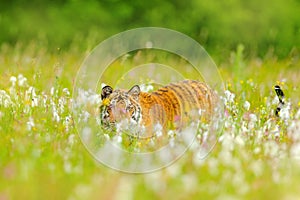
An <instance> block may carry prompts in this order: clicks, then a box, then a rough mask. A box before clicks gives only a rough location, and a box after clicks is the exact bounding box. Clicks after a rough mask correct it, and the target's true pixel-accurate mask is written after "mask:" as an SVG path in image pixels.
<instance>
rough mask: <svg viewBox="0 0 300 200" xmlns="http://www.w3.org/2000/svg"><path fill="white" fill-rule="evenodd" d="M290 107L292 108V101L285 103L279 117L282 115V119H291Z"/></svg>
mask: <svg viewBox="0 0 300 200" xmlns="http://www.w3.org/2000/svg"><path fill="white" fill-rule="evenodd" d="M290 109H291V105H290V103H287V104H285V106H283V107H282V108H281V109H280V112H279V117H280V118H281V119H282V120H289V119H290Z"/></svg>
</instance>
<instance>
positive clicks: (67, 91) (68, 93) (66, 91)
mask: <svg viewBox="0 0 300 200" xmlns="http://www.w3.org/2000/svg"><path fill="white" fill-rule="evenodd" d="M63 93H64V94H65V95H67V96H70V91H69V89H68V88H64V89H63Z"/></svg>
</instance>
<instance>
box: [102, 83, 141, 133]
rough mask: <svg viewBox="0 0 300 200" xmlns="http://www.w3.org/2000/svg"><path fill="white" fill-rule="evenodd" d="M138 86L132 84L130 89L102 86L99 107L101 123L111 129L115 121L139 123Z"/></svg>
mask: <svg viewBox="0 0 300 200" xmlns="http://www.w3.org/2000/svg"><path fill="white" fill-rule="evenodd" d="M139 95H140V87H139V86H138V85H135V86H133V87H132V88H131V89H130V90H128V91H126V90H120V89H117V90H113V88H112V87H111V86H105V87H103V88H102V92H101V99H102V105H101V107H100V109H101V110H100V118H101V124H102V125H103V126H104V128H109V129H111V128H112V127H115V126H116V123H118V122H121V121H124V120H125V121H126V122H129V123H134V124H139V123H140V121H141V106H140V105H139Z"/></svg>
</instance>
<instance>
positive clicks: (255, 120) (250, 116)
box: [249, 113, 257, 122]
mask: <svg viewBox="0 0 300 200" xmlns="http://www.w3.org/2000/svg"><path fill="white" fill-rule="evenodd" d="M249 118H250V121H251V122H257V116H256V115H255V114H253V113H251V114H249Z"/></svg>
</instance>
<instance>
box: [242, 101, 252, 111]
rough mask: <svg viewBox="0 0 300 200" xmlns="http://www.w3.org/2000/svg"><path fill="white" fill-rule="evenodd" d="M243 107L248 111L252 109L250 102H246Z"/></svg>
mask: <svg viewBox="0 0 300 200" xmlns="http://www.w3.org/2000/svg"><path fill="white" fill-rule="evenodd" d="M243 106H244V108H245V109H246V110H247V111H248V110H249V109H250V103H249V101H245V103H244V105H243Z"/></svg>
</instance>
